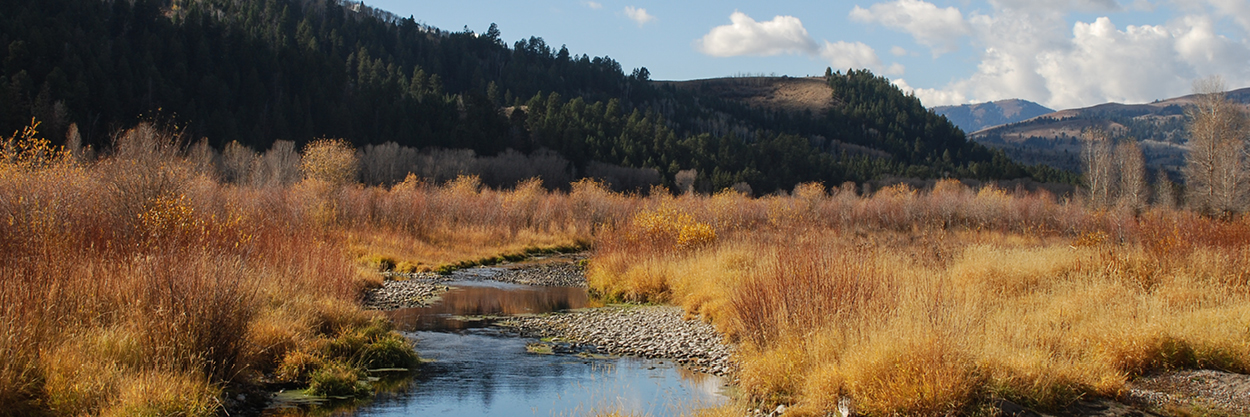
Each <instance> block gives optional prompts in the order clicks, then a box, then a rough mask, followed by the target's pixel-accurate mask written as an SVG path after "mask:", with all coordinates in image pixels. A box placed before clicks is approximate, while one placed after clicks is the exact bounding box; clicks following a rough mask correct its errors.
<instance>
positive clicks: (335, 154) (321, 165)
mask: <svg viewBox="0 0 1250 417" xmlns="http://www.w3.org/2000/svg"><path fill="white" fill-rule="evenodd" d="M358 169H359V167H358V162H357V160H356V150H355V149H353V148H352V145H351V144H350V143H348V142H347V141H346V140H343V139H317V140H314V141H312V142H309V143H308V145H305V146H304V155H303V157H302V159H301V161H300V171H302V172H303V173H304V178H305V179H310V180H318V181H325V182H327V183H330V184H347V183H349V182H354V181H356V172H357V170H358Z"/></svg>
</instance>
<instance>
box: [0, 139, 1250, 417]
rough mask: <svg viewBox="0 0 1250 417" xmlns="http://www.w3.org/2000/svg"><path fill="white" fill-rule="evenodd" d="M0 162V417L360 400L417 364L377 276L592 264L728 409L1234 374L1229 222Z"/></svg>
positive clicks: (133, 142) (1246, 312) (341, 155)
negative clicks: (676, 314) (251, 399)
mask: <svg viewBox="0 0 1250 417" xmlns="http://www.w3.org/2000/svg"><path fill="white" fill-rule="evenodd" d="M7 143H8V145H6V146H5V147H3V150H2V153H0V313H3V314H0V358H3V359H0V403H3V404H6V405H12V406H11V407H6V408H5V410H3V411H0V413H5V414H16V415H22V414H32V413H35V414H38V413H44V414H47V413H51V414H75V415H81V414H135V413H138V414H145V413H148V414H171V413H173V414H177V413H181V414H186V415H207V414H212V413H216V412H217V411H218V409H219V407H220V402H219V401H218V397H219V396H220V395H221V392H222V390H223V387H226V386H229V385H231V384H241V383H250V382H253V381H257V380H259V379H261V378H263V377H264V376H266V375H268V376H269V377H273V378H275V379H279V380H284V381H298V382H308V381H311V380H313V379H314V377H317V375H321V376H320V377H318V378H322V379H323V381H322V382H324V383H333V384H337V385H336V386H340V387H348V388H352V387H356V385H354V382H353V381H349V380H350V379H353V378H349V377H351V376H353V375H355V377H357V378H358V376H359V373H358V372H354V371H353V369H355V370H359V369H360V368H364V367H368V366H371V365H378V366H382V364H387V365H395V364H399V363H404V362H405V361H410V360H411V357H408V356H405V354H403V352H405V351H406V349H405V348H406V345H405V344H404V341H403V340H402V339H397V338H396V336H395V335H394V334H392V333H390V332H389V331H390V329H389V327H388V326H387V325H386V323H385V322H383V321H380V320H379V319H378V317H377V316H376V315H375V314H372V313H369V312H365V311H362V310H361V309H360V306H359V305H358V298H359V295H360V291H361V289H362V288H365V287H367V286H370V285H377V284H378V283H379V282H380V281H381V278H380V276H379V275H378V274H377V273H376V271H377V270H378V269H392V270H400V271H417V270H446V268H449V267H456V266H466V265H470V264H474V263H480V262H491V261H493V260H497V259H499V258H500V257H501V256H502V255H508V254H517V253H523V252H525V251H529V250H535V249H541V248H548V249H549V248H553V247H568V246H575V245H585V244H587V243H588V242H592V243H593V257H592V259H591V262H590V264H589V270H588V273H589V276H588V279H589V283H590V287H591V290H592V291H593V292H594V293H596V294H598V295H600V296H602V297H603V298H605V299H611V300H625V301H636V302H666V303H673V304H677V305H681V306H683V307H685V308H686V310H687V311H688V313H689V314H690V315H691V316H698V317H702V318H703V319H704V320H708V321H710V322H712V323H713V324H714V325H716V326H717V327H718V328H719V329H720V330H721V331H723V332H724V333H725V334H726V335H728V337H730V338H732V339H733V340H734V341H736V342H738V343H739V344H740V345H739V353H738V356H737V357H736V359H737V361H738V363H739V367H740V373H739V377H740V379H741V383H742V384H741V387H740V388H741V391H742V392H744V393H745V394H746V396H747V397H746V399H744V401H745V402H749V403H751V404H757V405H768V406H773V405H775V404H777V403H783V404H788V405H791V406H792V407H791V411H792V412H794V413H796V414H799V415H804V414H824V413H828V412H833V411H835V410H837V409H838V408H839V407H840V406H842V405H844V404H846V403H848V401H849V403H850V404H851V405H852V406H853V407H854V408H855V409H856V411H858V412H861V413H865V414H869V415H892V414H903V415H937V414H960V413H965V412H969V411H971V410H976V409H977V407H979V406H981V405H983V404H984V403H985V402H986V400H989V399H992V398H994V397H1005V398H1008V399H1011V400H1013V401H1016V402H1019V403H1022V404H1025V405H1028V406H1036V407H1041V408H1057V407H1061V406H1063V405H1065V404H1067V403H1069V402H1071V401H1073V400H1074V399H1075V398H1077V397H1079V396H1081V395H1086V394H1098V395H1110V396H1114V395H1117V394H1119V393H1120V391H1121V390H1122V389H1123V387H1124V384H1125V381H1127V379H1128V378H1131V377H1133V376H1135V375H1139V374H1142V373H1146V372H1150V371H1153V370H1158V369H1168V368H1176V367H1210V368H1219V369H1227V370H1233V371H1242V372H1245V371H1250V331H1248V330H1247V329H1250V282H1248V280H1250V273H1247V271H1250V244H1248V243H1250V220H1247V219H1245V218H1243V219H1240V220H1235V221H1231V222H1221V221H1214V220H1210V219H1206V218H1202V217H1199V216H1197V215H1194V214H1193V213H1190V212H1185V211H1148V212H1146V213H1144V214H1142V215H1141V216H1134V215H1133V214H1132V213H1129V212H1121V211H1091V210H1088V209H1086V208H1084V207H1083V206H1082V205H1080V204H1075V203H1071V202H1067V201H1056V200H1055V199H1054V198H1053V197H1052V196H1049V195H1045V194H1029V193H1024V192H1021V191H1015V192H1011V191H1007V190H1001V189H997V188H993V187H985V188H982V189H979V190H972V189H969V188H968V187H965V186H963V185H962V184H959V183H957V182H953V181H944V182H940V183H939V184H938V185H937V186H936V187H935V188H934V189H933V190H931V191H918V190H913V189H910V188H907V187H905V186H896V187H888V188H886V189H883V190H881V191H879V192H878V193H876V194H874V195H872V196H859V195H857V194H856V193H855V187H854V185H853V184H851V185H844V186H842V187H837V188H833V189H826V188H825V187H824V186H822V185H819V184H805V185H802V186H800V187H797V188H796V189H795V190H794V192H793V193H792V194H790V195H776V196H768V197H763V198H758V199H753V198H749V197H747V196H745V195H742V194H740V193H735V192H723V193H718V194H715V195H712V196H700V195H695V194H687V195H683V196H680V197H672V196H669V195H668V194H667V193H663V192H653V193H651V194H650V195H649V196H647V197H640V196H634V195H622V194H617V193H612V192H609V191H607V189H606V188H605V187H604V186H603V185H602V184H598V183H595V182H593V181H582V182H579V183H576V184H574V185H573V188H572V190H571V191H570V192H567V193H564V192H551V191H547V190H545V189H543V188H542V186H541V183H539V182H537V181H536V180H532V181H527V182H523V183H521V184H518V185H517V186H516V187H515V188H514V189H510V190H492V189H486V188H483V187H482V186H481V184H480V182H479V181H478V180H477V179H476V178H474V177H461V178H458V179H456V180H454V181H452V182H450V183H447V184H442V185H436V184H428V183H424V182H422V181H420V180H419V179H417V178H415V177H410V178H409V179H408V180H406V181H404V182H402V183H399V184H396V185H394V186H391V187H363V186H360V185H358V184H351V183H349V182H344V181H342V179H343V178H344V177H345V176H346V174H343V175H338V174H335V175H329V174H325V175H322V174H324V172H323V173H322V174H316V172H321V171H316V170H312V169H311V168H310V169H308V170H307V172H310V173H313V174H310V175H309V177H308V178H306V179H305V180H304V181H302V182H299V183H297V184H295V185H292V186H290V187H285V188H278V187H273V188H261V187H252V186H234V185H229V184H222V183H220V182H217V181H216V180H213V179H211V178H209V177H204V176H200V175H199V174H196V173H194V172H191V171H190V170H189V169H187V168H185V167H187V166H189V164H188V163H186V161H185V160H183V159H182V157H181V156H179V155H178V154H177V149H178V147H177V146H175V145H176V143H177V137H176V136H174V135H172V134H170V133H168V132H163V131H161V130H160V129H155V128H153V127H151V126H148V125H142V126H140V127H137V128H135V129H132V130H129V131H125V132H122V133H119V135H118V144H117V146H116V148H117V149H118V151H117V153H116V154H115V155H113V156H111V157H108V158H105V159H103V160H100V161H97V162H94V163H89V164H88V163H82V162H78V161H75V160H73V159H72V157H70V156H69V155H68V154H66V153H64V152H60V151H58V150H56V149H55V148H52V147H50V146H48V144H47V142H46V141H42V140H39V139H38V138H37V137H35V133H34V131H33V129H32V130H27V131H26V132H23V133H21V134H19V135H17V136H15V137H14V138H11V139H10V140H8V141H7ZM322 145H324V146H330V145H333V146H330V148H327V149H328V151H327V150H326V149H323V150H322V151H327V153H326V154H325V155H322V157H320V159H317V158H313V159H310V160H309V161H310V163H315V162H317V161H322V163H324V164H330V165H334V166H333V167H330V168H333V169H329V170H328V171H325V172H331V173H341V172H342V171H343V170H344V169H349V168H350V164H347V163H345V162H344V161H345V158H348V156H347V155H348V153H347V152H346V151H344V150H343V149H345V148H343V146H342V145H343V144H342V143H339V142H334V143H331V142H324V143H322ZM329 151H332V152H329ZM327 166H328V165H327ZM335 167H337V168H335ZM344 167H348V168H344ZM320 177H326V178H320ZM327 366H333V367H334V368H333V369H327V368H326V367H327ZM352 389H353V390H355V388H352ZM357 392H358V391H357ZM753 408H758V407H753ZM766 408H767V407H766ZM726 410H727V409H717V410H707V412H708V413H709V414H718V413H720V414H724V413H727V412H728V411H726Z"/></svg>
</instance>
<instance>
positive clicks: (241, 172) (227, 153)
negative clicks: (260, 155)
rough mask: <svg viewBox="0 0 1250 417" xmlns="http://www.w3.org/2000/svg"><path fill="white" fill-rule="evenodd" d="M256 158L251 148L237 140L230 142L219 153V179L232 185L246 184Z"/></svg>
mask: <svg viewBox="0 0 1250 417" xmlns="http://www.w3.org/2000/svg"><path fill="white" fill-rule="evenodd" d="M256 158H257V157H256V151H253V150H252V148H249V147H247V145H244V144H242V143H239V141H237V140H232V141H230V143H228V144H226V149H223V150H222V151H221V165H220V171H221V179H222V180H223V181H225V182H228V183H233V184H247V183H248V182H249V180H250V177H251V175H252V165H253V164H255V163H256Z"/></svg>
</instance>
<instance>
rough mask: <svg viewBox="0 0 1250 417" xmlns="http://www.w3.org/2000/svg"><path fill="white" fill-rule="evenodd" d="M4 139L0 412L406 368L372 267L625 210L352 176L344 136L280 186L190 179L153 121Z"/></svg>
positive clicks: (517, 241)
mask: <svg viewBox="0 0 1250 417" xmlns="http://www.w3.org/2000/svg"><path fill="white" fill-rule="evenodd" d="M3 142H4V143H3V145H4V146H2V147H0V313H2V314H0V403H3V404H6V407H4V409H3V410H0V414H4V415H8V414H12V415H27V414H40V413H43V414H48V413H50V414H57V415H61V414H70V415H98V414H108V415H114V414H126V415H133V414H152V415H171V414H181V415H210V414H215V413H218V412H219V411H220V407H221V401H219V398H218V397H219V396H220V395H221V392H222V389H223V388H224V387H226V386H230V385H236V384H251V383H254V382H256V381H260V380H262V379H265V378H274V379H283V380H291V381H300V382H308V381H310V380H312V379H313V377H314V376H316V375H323V376H324V375H331V376H335V378H330V379H333V380H339V379H343V380H345V379H348V378H346V376H352V375H355V376H357V377H358V376H359V373H354V372H351V371H349V370H344V369H339V368H342V367H344V366H347V367H349V368H353V369H358V368H368V367H397V366H402V365H405V364H410V363H412V356H411V354H412V353H411V349H410V347H409V346H408V342H407V341H406V340H405V339H403V338H402V337H400V336H398V335H396V334H394V333H390V328H389V325H388V324H387V323H385V322H382V321H379V318H378V316H377V315H376V314H375V313H370V312H366V311H363V310H361V307H360V305H359V303H358V300H359V297H360V294H361V290H362V288H365V287H367V286H369V285H376V284H377V283H378V282H380V280H381V277H380V276H379V275H378V274H377V273H376V270H375V271H370V270H369V269H368V268H367V267H368V265H366V263H367V262H366V261H367V260H369V259H382V258H394V259H396V260H397V261H395V262H396V264H398V263H400V262H407V263H408V264H409V265H412V267H413V269H417V268H419V266H424V265H429V266H431V268H437V267H438V266H442V265H457V264H463V263H466V262H474V261H481V260H483V259H493V258H495V257H498V256H500V255H505V254H509V253H516V252H525V251H527V250H536V249H550V248H552V247H565V246H572V245H578V244H585V242H587V241H589V239H590V237H591V235H592V233H593V231H594V229H595V225H596V224H601V223H603V222H604V221H605V219H609V218H618V217H623V215H621V214H618V213H619V212H622V211H624V210H629V208H630V207H632V203H630V202H629V200H628V199H627V198H626V197H624V196H620V195H617V194H612V193H610V192H608V191H606V189H605V188H604V187H602V186H601V185H599V184H595V183H593V182H583V183H579V184H577V185H575V187H574V190H573V192H572V193H551V192H548V191H546V190H544V189H543V188H542V187H541V183H538V182H536V181H530V182H526V183H522V184H519V185H518V186H517V187H516V189H514V190H508V191H497V190H484V189H482V188H481V187H480V185H478V183H477V181H476V179H475V178H472V177H465V178H461V179H458V180H457V181H455V182H453V183H451V184H447V185H444V186H435V185H429V184H422V183H421V182H420V181H418V180H416V179H410V180H409V181H405V182H404V183H401V184H398V185H396V186H394V187H390V188H381V187H374V188H366V187H362V186H360V185H358V184H352V183H350V182H347V181H346V180H345V178H347V177H349V176H350V175H349V174H350V170H351V167H352V162H351V161H350V158H351V157H352V156H351V153H350V152H349V151H350V149H349V148H347V147H346V145H345V143H344V142H342V141H318V142H314V144H313V145H310V147H309V148H308V150H307V151H308V152H309V153H310V154H312V155H313V156H314V157H312V158H308V159H307V160H305V162H306V164H305V166H304V170H305V173H306V175H307V176H306V178H305V180H304V181H302V182H299V183H297V184H294V185H293V186H290V187H285V188H282V187H260V186H235V185H230V184H223V183H221V182H218V181H216V180H214V179H212V178H211V177H207V176H202V175H201V174H198V173H196V172H192V171H191V170H189V169H188V168H187V167H188V166H191V165H192V164H190V163H188V162H187V161H186V160H184V159H183V157H182V156H180V155H179V153H178V150H179V146H178V143H179V138H178V137H177V135H176V134H175V133H171V132H169V131H166V130H162V129H160V128H159V127H157V126H153V125H150V124H143V125H140V126H138V127H136V128H134V129H131V130H127V131H123V132H120V133H118V135H117V139H116V142H117V143H116V144H115V146H114V147H115V149H116V151H115V153H114V154H113V155H111V156H108V157H106V158H103V159H101V160H99V161H95V162H90V163H86V162H80V161H76V160H74V159H73V158H72V156H70V155H69V154H68V153H66V152H63V151H61V150H59V149H57V148H54V147H52V146H49V144H48V142H47V141H45V140H42V139H40V138H38V137H37V132H36V131H35V130H34V128H33V127H32V128H31V129H27V130H26V131H24V132H21V133H19V134H18V135H16V136H14V137H12V138H9V139H8V140H5V141H3ZM396 266H398V265H396ZM329 365H334V366H336V367H338V368H335V369H333V370H332V371H334V372H330V371H326V372H320V373H318V372H319V371H320V369H321V368H323V367H325V366H329ZM327 381H328V380H327ZM323 382H325V381H323ZM344 384H346V385H347V386H352V385H351V384H354V381H350V383H349V382H344Z"/></svg>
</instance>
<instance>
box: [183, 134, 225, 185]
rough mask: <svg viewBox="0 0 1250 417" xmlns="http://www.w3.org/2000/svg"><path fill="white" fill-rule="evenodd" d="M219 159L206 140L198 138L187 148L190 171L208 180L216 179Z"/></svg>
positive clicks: (219, 156)
mask: <svg viewBox="0 0 1250 417" xmlns="http://www.w3.org/2000/svg"><path fill="white" fill-rule="evenodd" d="M220 158H221V155H218V154H217V150H216V149H213V147H212V146H211V145H209V144H208V138H200V140H199V141H196V142H195V144H194V145H191V147H190V148H187V162H188V163H190V164H191V169H192V170H194V171H195V172H196V173H198V174H200V175H205V176H208V177H209V178H213V179H216V178H217V176H218V172H217V160H218V159H220Z"/></svg>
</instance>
